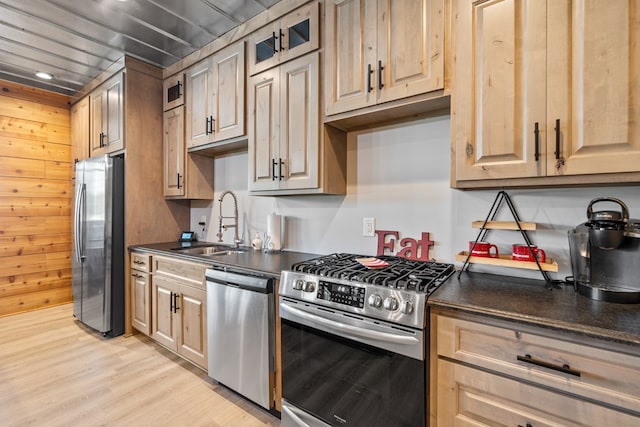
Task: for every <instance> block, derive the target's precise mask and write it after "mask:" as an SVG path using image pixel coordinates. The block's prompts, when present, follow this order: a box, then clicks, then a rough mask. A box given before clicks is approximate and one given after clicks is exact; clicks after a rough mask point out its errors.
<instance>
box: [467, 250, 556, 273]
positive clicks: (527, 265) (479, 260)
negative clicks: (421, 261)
mask: <svg viewBox="0 0 640 427" xmlns="http://www.w3.org/2000/svg"><path fill="white" fill-rule="evenodd" d="M467 255H469V252H467V251H462V252H459V253H458V254H457V255H456V261H462V262H464V260H466V259H467ZM469 263H470V264H487V265H497V266H499V267H510V268H524V269H526V270H537V269H538V265H537V264H536V263H535V262H533V261H514V260H512V259H511V255H500V256H499V257H498V258H487V257H479V256H472V257H471V258H469ZM540 267H541V268H542V270H543V271H552V272H557V271H558V263H557V262H555V261H554V260H552V259H551V258H547V261H546V262H541V263H540Z"/></svg>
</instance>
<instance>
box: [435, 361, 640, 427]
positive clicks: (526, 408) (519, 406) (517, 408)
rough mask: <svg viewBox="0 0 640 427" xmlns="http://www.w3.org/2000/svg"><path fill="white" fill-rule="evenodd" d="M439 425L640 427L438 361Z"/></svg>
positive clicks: (594, 407)
mask: <svg viewBox="0 0 640 427" xmlns="http://www.w3.org/2000/svg"><path fill="white" fill-rule="evenodd" d="M437 393H438V409H437V411H438V426H474V427H479V426H514V427H515V426H522V427H525V426H531V427H542V426H545V427H546V426H548V427H551V426H585V427H586V426H616V427H632V426H638V425H639V423H640V418H637V417H634V416H632V415H629V414H625V413H623V412H620V411H616V410H613V409H610V408H607V407H603V406H601V405H598V404H595V403H591V402H589V401H587V400H584V399H579V398H577V397H572V396H566V395H563V394H560V393H556V392H553V391H549V390H546V389H543V388H539V387H536V386H533V385H529V384H526V383H523V382H520V381H518V380H514V379H510V378H506V377H503V376H500V375H495V374H492V373H489V372H486V371H483V370H480V369H475V368H472V367H469V366H466V365H462V364H458V363H454V362H449V361H447V360H438V391H437Z"/></svg>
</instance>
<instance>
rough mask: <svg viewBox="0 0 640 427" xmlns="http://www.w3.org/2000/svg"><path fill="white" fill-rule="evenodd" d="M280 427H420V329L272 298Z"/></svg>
mask: <svg viewBox="0 0 640 427" xmlns="http://www.w3.org/2000/svg"><path fill="white" fill-rule="evenodd" d="M280 317H281V320H282V397H283V410H282V425H283V427H284V426H306V425H309V426H316V425H324V424H323V423H326V424H328V425H331V426H366V427H370V426H391V425H393V426H407V427H416V426H424V425H425V424H426V404H427V402H426V384H427V381H426V364H425V357H424V355H425V338H424V331H422V330H414V329H410V328H404V327H401V326H396V325H393V324H390V323H385V322H382V321H374V320H371V319H368V318H362V317H359V316H357V315H353V314H352V313H344V312H340V311H338V310H332V309H326V308H324V307H318V306H313V305H310V304H306V303H302V302H298V301H296V300H292V299H289V298H287V297H281V298H280Z"/></svg>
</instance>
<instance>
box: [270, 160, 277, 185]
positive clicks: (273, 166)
mask: <svg viewBox="0 0 640 427" xmlns="http://www.w3.org/2000/svg"><path fill="white" fill-rule="evenodd" d="M275 180H276V159H271V181H275Z"/></svg>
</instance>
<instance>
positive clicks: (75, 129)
mask: <svg viewBox="0 0 640 427" xmlns="http://www.w3.org/2000/svg"><path fill="white" fill-rule="evenodd" d="M89 120H90V117H89V97H88V96H85V97H84V98H82V99H81V100H80V101H78V102H76V103H75V104H73V105H72V106H71V160H72V161H73V162H78V161H80V160H85V159H87V158H88V157H89V135H90V132H89Z"/></svg>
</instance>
